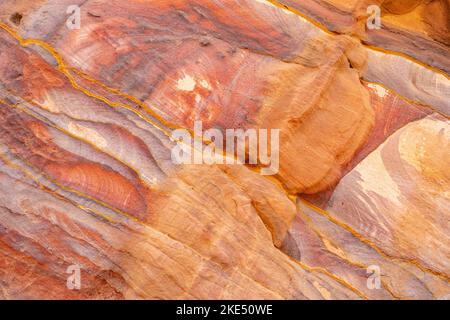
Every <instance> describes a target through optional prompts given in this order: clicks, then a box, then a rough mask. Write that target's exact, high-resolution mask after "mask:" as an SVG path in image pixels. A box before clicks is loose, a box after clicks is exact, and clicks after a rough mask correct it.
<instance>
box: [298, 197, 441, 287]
mask: <svg viewBox="0 0 450 320" xmlns="http://www.w3.org/2000/svg"><path fill="white" fill-rule="evenodd" d="M298 199H299V200H300V201H301V202H302V203H303V204H304V205H306V206H307V207H309V208H310V209H312V210H314V212H316V213H318V214H320V215H322V216H324V217H325V218H327V219H328V220H330V221H331V222H333V223H334V224H336V225H338V226H340V227H341V228H344V229H345V230H347V231H348V232H350V233H351V234H352V235H353V236H354V237H355V238H357V239H358V240H360V241H361V242H363V243H365V244H367V245H368V246H370V247H371V248H372V249H374V250H375V251H376V252H378V253H379V254H380V255H382V256H383V257H386V258H388V259H390V260H399V261H402V262H406V263H409V264H412V265H414V266H416V267H417V268H419V269H420V270H421V271H423V272H428V273H431V274H433V275H435V276H437V277H439V278H441V279H443V280H445V281H447V282H450V278H449V277H448V276H447V275H445V274H443V273H441V272H439V271H435V270H432V269H430V268H427V267H424V266H422V265H421V264H420V263H419V262H418V261H416V260H415V259H405V258H401V257H395V256H391V255H389V254H388V253H386V252H385V251H384V250H383V249H381V248H379V247H378V246H377V245H375V244H374V243H373V242H372V241H370V240H368V239H366V238H364V237H363V236H362V235H361V234H359V233H358V232H357V231H355V230H354V229H353V228H351V227H350V226H349V225H347V224H345V223H343V222H341V221H339V220H337V219H336V218H334V217H333V216H331V215H330V214H329V213H328V212H326V211H325V210H323V209H321V208H319V207H317V206H315V205H314V204H312V203H310V202H309V201H307V200H305V199H302V198H300V197H298Z"/></svg>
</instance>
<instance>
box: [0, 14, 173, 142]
mask: <svg viewBox="0 0 450 320" xmlns="http://www.w3.org/2000/svg"><path fill="white" fill-rule="evenodd" d="M0 28H2V29H4V30H5V31H6V32H8V33H9V34H10V35H11V36H12V37H13V38H15V39H16V40H17V41H18V42H19V44H20V45H21V46H22V47H26V46H28V45H30V44H35V45H38V46H39V47H41V48H43V49H45V50H46V51H47V52H49V53H50V54H51V55H52V56H53V58H54V59H55V60H56V62H57V64H58V67H57V69H58V70H59V71H61V72H62V73H63V74H64V75H65V76H66V77H67V79H68V80H69V81H70V83H71V85H72V87H73V88H75V89H76V90H79V91H81V92H83V93H84V94H85V95H87V96H89V97H92V98H95V99H97V100H100V101H102V102H104V103H105V104H107V105H109V106H111V107H123V108H126V109H128V110H130V111H131V112H133V113H135V114H136V115H137V116H139V117H140V118H142V119H143V120H145V121H146V122H148V123H150V124H151V125H152V126H153V127H155V128H156V129H158V130H159V131H161V132H163V133H164V134H165V135H166V136H168V137H170V138H172V137H171V134H170V132H169V131H167V130H166V129H164V128H163V127H161V126H160V125H158V124H156V123H155V122H154V121H152V120H150V119H148V118H147V117H145V116H144V115H142V114H141V113H140V112H138V111H136V110H135V109H134V108H133V107H131V106H128V105H126V104H122V103H117V102H114V101H111V100H109V99H107V98H105V97H103V96H100V95H98V94H95V93H93V92H90V91H88V90H87V89H85V88H83V87H82V86H80V85H79V84H78V83H77V82H76V80H75V78H74V77H73V75H72V74H71V73H70V72H69V69H68V67H67V66H66V64H65V62H64V60H63V58H62V57H61V55H60V54H59V53H58V52H56V50H55V49H54V48H53V47H52V46H51V45H49V44H48V43H46V42H44V41H42V40H39V39H32V38H29V39H24V38H22V37H21V36H20V35H19V34H18V33H16V32H15V31H14V30H12V29H11V28H10V27H9V26H8V25H6V24H4V23H1V22H0ZM146 109H148V107H146ZM150 112H152V111H150Z"/></svg>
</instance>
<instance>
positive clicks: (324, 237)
mask: <svg viewBox="0 0 450 320" xmlns="http://www.w3.org/2000/svg"><path fill="white" fill-rule="evenodd" d="M300 215H301V216H302V217H303V218H304V219H303V221H305V223H306V224H307V225H308V227H309V228H311V230H313V231H314V233H316V234H317V236H318V237H319V238H320V241H322V243H323V244H324V245H325V240H326V241H328V242H330V243H331V244H332V245H334V246H335V247H337V248H339V246H337V245H335V244H334V242H333V241H332V240H330V239H329V238H327V237H326V236H325V235H323V234H322V233H321V232H320V231H319V230H317V228H316V227H315V226H314V223H313V221H312V219H311V217H309V216H308V215H307V214H304V213H302V212H300ZM328 251H330V250H328ZM331 253H332V254H333V255H335V256H337V257H338V258H340V259H342V260H344V261H345V262H346V263H348V264H350V265H353V266H355V267H358V268H360V269H364V270H367V268H368V266H366V265H363V264H361V263H359V262H354V261H352V260H350V259H349V258H348V257H341V256H339V255H337V254H335V253H333V252H331ZM381 283H382V284H383V288H384V289H385V290H386V291H387V292H389V294H390V295H391V296H393V297H394V298H395V299H397V300H401V299H402V298H401V297H399V296H397V295H396V294H395V293H393V292H392V291H391V290H390V289H389V287H388V286H387V285H386V283H385V281H383V278H381Z"/></svg>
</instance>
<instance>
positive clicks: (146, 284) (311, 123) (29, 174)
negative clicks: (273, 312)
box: [0, 0, 450, 299]
mask: <svg viewBox="0 0 450 320" xmlns="http://www.w3.org/2000/svg"><path fill="white" fill-rule="evenodd" d="M281 2H282V3H285V4H287V5H288V6H289V7H288V8H283V7H282V5H281V6H280V5H279V4H278V3H275V2H274V1H262V0H245V1H234V0H227V1H214V0H207V1H205V0H198V1H197V0H195V1H185V0H170V1H165V0H164V1H162V0H161V1H145V2H142V1H137V0H136V1H126V2H124V1H119V0H117V1H116V0H114V1H94V0H90V1H81V0H80V1H73V0H71V1H66V0H48V1H34V2H29V1H10V0H6V1H2V2H1V3H0V10H1V12H2V14H1V16H0V289H1V290H0V297H1V298H3V299H17V298H27V299H34V298H50V299H53V298H54V299H60V298H63V299H183V298H184V299H255V298H256V299H418V298H420V299H436V298H442V297H446V296H448V295H449V294H450V286H449V279H450V271H449V268H450V267H449V266H450V252H448V250H449V249H448V248H450V246H449V244H450V243H449V237H448V236H449V234H450V232H449V221H450V212H449V210H448V208H449V207H450V206H449V194H448V193H449V190H450V188H449V185H450V177H449V172H450V170H449V166H448V164H449V163H450V161H449V153H448V150H449V149H450V148H449V147H450V146H449V143H450V142H449V141H450V136H449V122H448V114H449V113H450V111H449V110H450V105H449V101H450V99H449V98H450V97H449V94H450V90H449V88H450V81H449V77H448V75H446V74H445V73H443V72H441V71H442V70H443V71H448V55H446V54H445V53H446V52H448V39H446V36H447V34H446V30H448V28H447V27H446V24H445V14H443V15H442V16H438V17H437V18H436V19H435V20H433V21H432V22H431V20H430V15H431V14H432V12H437V11H439V10H438V9H439V8H441V7H442V6H445V5H447V2H445V1H432V2H425V1H424V2H421V1H417V3H416V2H415V3H412V2H405V1H401V2H392V1H384V2H382V1H379V2H377V3H379V4H380V5H381V6H382V8H383V10H386V11H387V12H389V16H386V17H384V16H383V29H382V30H380V31H379V33H375V31H370V32H369V31H367V32H366V31H365V30H364V28H363V26H364V21H363V20H362V19H361V17H362V15H363V14H364V11H365V7H364V6H365V5H366V2H365V1H335V0H333V1H332V0H326V1H315V0H314V1H313V0H308V1H281ZM74 4H78V5H79V6H80V8H81V11H80V12H81V25H80V27H81V28H80V29H75V30H69V29H68V28H67V27H66V25H65V22H66V19H67V16H68V15H67V13H66V9H67V6H69V5H74ZM292 8H297V9H298V10H303V9H305V8H306V9H307V10H306V11H305V13H306V15H307V16H306V17H303V16H301V15H300V13H299V12H297V11H295V10H293V9H292ZM308 15H309V16H308ZM417 17H421V18H422V19H423V20H421V21H423V22H421V24H419V25H414V24H411V23H410V22H411V21H412V20H411V19H413V18H417ZM310 18H311V19H312V20H310ZM313 20H317V21H321V22H322V23H323V22H324V21H326V22H327V26H328V27H330V29H332V31H335V32H328V31H327V30H323V29H321V26H318V25H317V24H315V23H313V22H314V21H313ZM311 21H312V22H311ZM446 28H447V29H446ZM399 30H401V32H400V31H399ZM339 33H341V34H339ZM418 34H420V35H421V37H420V38H417V39H418V40H417V42H415V43H413V44H411V43H410V42H411V41H409V40H408V39H411V38H412V37H416V36H417V35H418ZM366 42H367V43H370V44H372V45H375V46H378V47H380V48H385V49H390V50H395V51H398V52H400V53H402V55H400V54H397V53H395V52H383V51H382V50H380V49H379V48H378V49H377V48H371V47H368V46H367V45H365V44H363V43H366ZM414 46H417V47H418V48H423V47H427V48H428V49H429V50H428V51H427V52H423V51H418V52H417V54H411V52H412V51H414V50H413V49H414V48H415V47H414ZM405 54H406V55H410V56H412V57H414V58H416V59H419V60H420V61H421V62H420V63H419V62H418V61H416V60H413V59H410V58H408V56H406V55H405ZM429 65H430V66H429ZM431 66H434V67H437V68H439V69H441V71H437V70H436V69H435V68H432V67H431ZM198 120H201V121H202V122H203V127H204V129H208V128H217V129H219V130H221V131H222V132H224V131H225V130H226V129H229V128H233V129H280V160H279V165H280V167H279V172H278V173H277V174H276V175H274V176H271V177H267V176H262V175H260V174H259V170H258V169H259V168H258V166H250V165H223V164H222V165H215V164H214V165H208V164H197V165H194V164H193V165H178V164H175V163H174V162H173V161H172V159H171V149H172V148H173V147H174V145H175V143H176V141H175V140H174V138H173V132H174V130H175V129H177V128H186V129H189V130H192V129H193V125H194V121H198ZM193 152H196V151H195V150H193ZM227 156H228V157H230V155H227ZM303 199H306V200H308V202H307V201H305V200H303ZM311 203H313V204H314V205H312V204H311ZM73 265H77V266H80V267H81V270H82V271H81V275H82V277H81V289H80V290H70V289H69V288H68V287H67V284H66V282H67V277H68V274H67V268H68V267H70V266H73ZM373 266H377V267H379V269H380V270H381V287H380V288H379V289H373V288H371V287H370V286H369V285H368V276H369V275H368V273H367V268H368V267H373Z"/></svg>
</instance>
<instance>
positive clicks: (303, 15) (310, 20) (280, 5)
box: [265, 0, 450, 80]
mask: <svg viewBox="0 0 450 320" xmlns="http://www.w3.org/2000/svg"><path fill="white" fill-rule="evenodd" d="M265 1H267V2H269V3H271V4H273V5H274V6H276V7H278V8H281V9H282V10H287V11H289V12H291V13H293V14H295V15H296V16H299V17H301V18H303V19H305V20H307V21H308V22H309V23H311V24H313V25H314V26H316V27H317V28H319V29H320V30H322V31H324V32H325V33H327V34H330V35H340V34H341V33H339V32H336V31H331V30H329V29H328V28H327V27H326V26H325V25H324V24H322V23H320V22H318V21H316V20H314V19H312V18H310V17H309V16H307V15H306V14H304V13H303V12H301V11H299V10H297V9H295V8H292V7H290V6H287V5H285V4H282V3H279V2H278V1H275V0H265ZM358 39H359V38H358ZM359 41H360V43H361V45H362V46H364V47H366V48H369V49H371V50H374V51H378V52H382V53H385V54H390V55H395V56H400V57H402V58H404V59H407V60H410V61H412V62H413V63H415V64H418V65H420V66H422V67H424V68H427V69H429V70H431V71H433V72H436V73H439V74H442V75H443V76H444V77H446V78H447V79H449V80H450V76H449V75H448V74H447V73H445V72H444V71H442V70H441V69H439V68H436V67H433V66H431V65H429V64H426V63H425V62H422V61H420V60H418V59H416V58H413V57H411V56H408V55H407V54H404V53H401V52H397V51H392V50H388V49H384V48H381V47H377V46H373V45H368V44H365V43H363V42H362V41H361V39H359Z"/></svg>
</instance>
